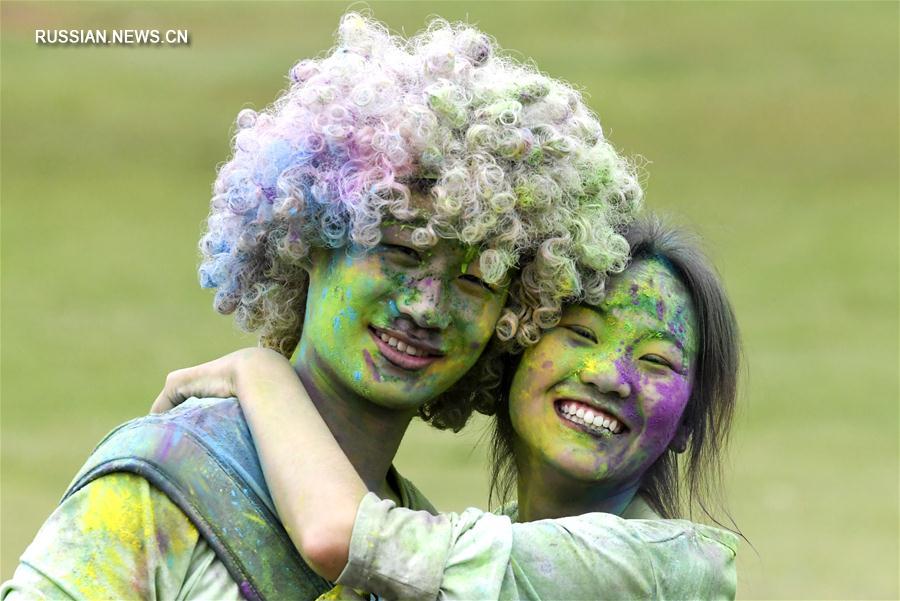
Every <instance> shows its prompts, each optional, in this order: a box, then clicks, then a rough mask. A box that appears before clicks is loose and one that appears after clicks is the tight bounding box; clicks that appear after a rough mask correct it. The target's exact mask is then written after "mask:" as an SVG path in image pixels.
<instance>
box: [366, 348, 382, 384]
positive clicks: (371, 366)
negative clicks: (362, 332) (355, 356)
mask: <svg viewBox="0 0 900 601" xmlns="http://www.w3.org/2000/svg"><path fill="white" fill-rule="evenodd" d="M363 358H364V359H365V361H366V365H368V366H369V371H370V372H372V378H374V379H375V381H376V382H381V374H380V373H378V369H376V367H375V362H374V361H372V355H370V354H369V350H368V349H363Z"/></svg>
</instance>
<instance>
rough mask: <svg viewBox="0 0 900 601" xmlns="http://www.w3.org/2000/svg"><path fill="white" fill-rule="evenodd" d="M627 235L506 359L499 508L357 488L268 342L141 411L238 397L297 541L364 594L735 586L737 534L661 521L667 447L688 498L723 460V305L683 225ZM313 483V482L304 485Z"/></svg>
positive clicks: (727, 332)
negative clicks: (616, 256) (581, 300)
mask: <svg viewBox="0 0 900 601" xmlns="http://www.w3.org/2000/svg"><path fill="white" fill-rule="evenodd" d="M629 241H630V243H631V247H632V251H631V262H630V264H629V266H628V268H627V269H626V270H625V271H624V272H623V273H622V274H620V275H618V276H615V277H613V278H612V279H611V280H610V281H609V285H608V292H607V294H606V297H605V298H604V300H602V301H601V302H599V303H598V304H596V305H570V306H567V307H566V308H565V309H564V311H563V314H562V317H561V319H560V321H559V323H558V324H557V325H556V327H554V328H552V329H551V330H549V331H547V332H546V333H545V334H544V335H543V337H542V338H541V340H540V341H539V342H538V343H537V344H535V345H533V346H531V347H529V348H528V349H526V350H525V352H524V353H523V354H522V355H521V357H518V358H514V359H511V362H513V363H515V365H513V366H512V367H514V370H512V371H510V372H508V373H509V374H510V376H509V377H508V378H506V380H505V381H504V386H503V393H502V394H501V395H500V397H501V398H500V399H499V402H498V405H497V419H496V431H495V437H494V441H495V444H494V455H495V457H494V459H495V468H494V476H495V478H494V485H495V486H499V490H500V492H501V493H502V492H503V491H504V489H508V488H509V486H510V485H511V483H512V482H513V480H514V481H515V482H516V484H517V489H518V506H509V507H508V508H507V509H506V510H505V511H504V513H503V514H501V515H496V514H491V513H484V512H481V511H478V510H475V509H469V510H466V511H465V512H463V513H462V514H458V515H457V514H441V515H439V516H433V515H431V514H428V513H427V512H416V511H412V510H408V509H404V508H398V507H396V506H395V504H394V503H393V502H391V501H389V500H382V499H379V498H378V497H377V496H376V495H375V494H373V493H371V492H369V491H368V490H367V489H366V487H365V485H364V483H363V482H362V480H360V478H359V476H358V475H357V474H356V472H355V471H354V470H353V468H352V466H351V465H350V464H349V463H348V462H347V460H346V459H345V458H344V456H343V454H342V453H341V450H340V447H339V446H338V445H337V444H336V443H335V440H334V438H333V437H332V435H331V433H330V432H329V431H328V429H327V428H326V427H325V425H324V424H323V423H322V421H321V419H320V418H319V416H318V413H317V412H316V411H315V410H314V408H313V407H312V406H311V404H310V403H309V401H308V399H307V395H306V394H305V392H304V390H303V388H302V386H301V384H300V383H299V381H298V380H297V378H296V377H295V375H294V372H293V371H292V369H291V367H290V365H289V364H288V363H287V362H286V361H285V360H284V359H283V358H282V357H281V356H279V355H278V354H276V353H274V352H271V351H266V350H262V349H247V350H244V351H238V352H237V353H234V354H232V355H228V356H227V357H224V358H222V359H219V360H217V361H213V362H211V363H208V364H204V365H201V366H199V367H195V368H191V369H188V370H182V371H180V372H175V373H174V374H172V375H171V376H170V378H169V381H168V383H167V386H166V389H165V390H164V391H163V392H162V393H161V395H160V397H159V399H157V402H156V403H155V405H154V410H157V411H158V410H164V409H166V408H168V407H170V406H171V405H172V404H177V402H180V400H182V399H184V398H186V397H188V396H191V395H194V394H199V393H203V394H210V393H214V394H218V395H232V394H236V395H237V396H238V397H239V398H240V400H241V403H242V405H243V407H244V411H245V413H246V416H247V419H248V421H249V423H250V426H251V430H252V431H253V435H254V439H255V441H256V444H257V446H258V448H259V455H260V458H261V460H262V462H263V467H264V470H265V474H266V479H267V482H268V483H269V485H270V488H271V490H272V493H273V496H274V498H275V500H276V504H277V507H278V510H279V513H280V515H281V518H282V519H283V521H284V523H285V524H286V525H287V528H288V532H289V533H290V535H291V537H292V539H293V540H294V542H295V544H296V546H297V548H298V550H299V551H300V553H301V554H302V555H303V557H304V558H305V559H306V560H307V562H308V563H309V564H310V566H312V567H313V568H314V569H315V570H316V571H317V572H319V573H320V574H321V575H322V576H324V577H326V578H328V579H331V580H336V581H337V582H338V583H341V584H344V585H346V586H347V587H350V588H352V589H356V590H357V591H359V590H362V591H366V592H373V593H375V594H378V595H380V596H383V597H385V598H403V599H434V598H446V599H449V598H458V599H506V598H541V599H551V598H553V599H560V598H565V599H596V598H628V599H635V598H677V599H688V598H694V599H712V598H733V597H734V594H735V567H734V558H735V549H736V541H737V538H736V536H735V535H734V534H732V533H731V532H727V531H724V530H722V529H719V528H713V527H709V526H704V525H700V524H696V523H693V522H690V521H686V520H680V519H674V518H675V517H676V515H677V512H678V510H679V500H680V499H681V496H682V495H680V494H679V480H680V474H679V467H678V462H677V461H676V454H677V453H680V452H683V451H685V450H687V449H690V452H689V454H688V457H687V461H685V462H684V463H685V472H686V473H685V479H684V480H685V483H686V485H687V487H688V493H689V494H688V495H687V496H688V498H689V499H691V500H699V501H701V502H702V501H703V496H702V495H701V494H700V493H701V492H703V490H704V487H703V486H702V484H703V483H704V482H705V476H707V475H708V472H710V471H711V473H712V475H713V476H715V474H716V473H717V469H718V466H719V457H720V453H721V451H722V445H723V443H724V441H725V439H726V437H727V433H728V429H729V425H730V419H731V414H732V410H733V406H734V399H735V389H736V375H737V365H738V342H737V329H736V326H735V322H734V318H733V314H732V312H731V309H730V306H729V303H728V300H727V298H726V296H725V294H724V291H723V289H722V287H721V285H720V283H719V281H718V279H717V278H716V276H715V274H714V271H713V270H712V269H711V268H710V267H709V264H708V262H707V261H706V259H705V258H704V257H703V256H702V255H701V254H699V252H697V250H696V249H695V247H694V246H693V245H692V243H691V242H690V241H688V240H687V239H686V238H685V237H684V236H683V235H682V234H680V233H678V232H677V231H675V230H672V229H666V228H664V227H662V226H660V225H659V223H658V222H655V221H644V222H642V223H640V224H638V225H637V226H635V227H633V228H632V231H631V233H630V236H629ZM717 482H718V481H717V480H716V479H713V483H714V484H715V483H717ZM311 483H316V486H315V487H313V486H311ZM314 488H315V489H316V490H318V491H319V494H318V495H317V496H310V495H308V494H306V495H303V494H299V491H301V490H307V491H308V490H310V489H314ZM701 506H704V505H701ZM704 507H705V506H704ZM343 592H344V593H349V594H353V592H352V591H343Z"/></svg>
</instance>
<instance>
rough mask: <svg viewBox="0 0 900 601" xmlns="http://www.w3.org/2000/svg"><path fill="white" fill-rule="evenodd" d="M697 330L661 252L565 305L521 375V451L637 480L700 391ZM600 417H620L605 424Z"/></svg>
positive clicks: (566, 469)
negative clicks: (597, 293) (595, 295)
mask: <svg viewBox="0 0 900 601" xmlns="http://www.w3.org/2000/svg"><path fill="white" fill-rule="evenodd" d="M694 329H695V317H694V311H693V308H692V306H691V299H690V295H689V294H688V292H687V291H686V289H685V288H684V286H683V285H682V284H681V282H680V281H679V280H678V279H677V278H676V277H675V275H674V274H673V273H672V272H671V271H670V270H669V268H668V267H666V266H665V265H664V264H663V263H661V262H659V261H655V260H646V261H639V262H636V263H634V264H632V265H631V266H629V268H628V270H627V271H626V272H625V273H623V274H622V275H620V276H617V277H616V278H614V279H613V280H612V281H611V286H610V287H609V292H608V293H607V296H606V298H605V299H604V300H603V302H601V303H600V305H598V306H596V307H585V306H570V307H566V308H565V309H564V311H563V315H562V318H561V320H560V322H559V325H558V326H557V327H556V328H554V329H553V330H551V331H550V332H548V333H546V334H545V335H544V337H543V338H541V340H540V341H539V342H538V343H537V344H536V345H534V346H533V347H530V348H529V349H527V350H526V351H525V353H524V355H523V356H522V361H521V363H520V364H519V368H518V369H517V371H516V373H515V375H514V377H513V382H512V386H511V388H510V397H509V398H510V405H509V406H510V419H511V421H512V425H513V428H514V430H515V432H516V436H517V438H518V439H519V442H520V443H521V444H519V447H518V450H517V453H527V454H528V457H529V459H530V458H535V459H539V460H540V461H542V462H546V463H549V464H550V465H552V466H554V467H555V468H556V469H557V470H559V471H560V472H561V473H563V474H565V475H567V476H570V477H572V478H575V479H577V480H583V481H587V482H594V483H597V484H598V485H601V484H602V486H603V487H605V488H609V490H624V489H629V488H632V487H635V486H637V485H638V484H639V482H640V479H641V478H642V477H643V475H644V473H645V472H646V470H647V469H649V467H650V466H651V465H652V464H653V462H654V461H656V460H657V458H658V457H659V456H660V455H661V454H662V453H664V452H666V449H667V448H669V446H670V444H671V443H672V441H673V440H674V439H675V436H676V434H677V432H678V429H679V425H680V423H681V417H682V414H683V412H684V409H685V407H686V405H687V403H688V400H689V398H690V393H691V379H692V373H693V363H694V361H695V358H696V352H697V351H696V349H697V341H696V336H695V331H694ZM548 364H549V366H550V367H549V368H548ZM576 410H577V411H580V412H581V413H582V415H583V416H585V419H582V417H581V416H576V415H575V412H576ZM589 413H590V421H588V420H587V417H588V414H589ZM567 416H570V417H567ZM598 416H600V417H601V418H602V419H601V422H605V420H606V419H607V418H608V419H609V420H610V421H609V422H608V423H609V424H610V426H612V421H613V420H615V421H616V425H615V426H612V428H610V427H606V426H603V425H602V423H601V424H600V427H599V428H597V427H596V426H598V422H597V418H598ZM572 417H577V420H576V419H572ZM578 420H581V421H578ZM591 425H592V426H595V427H594V428H590V427H588V426H591ZM618 426H622V427H621V428H620V427H618Z"/></svg>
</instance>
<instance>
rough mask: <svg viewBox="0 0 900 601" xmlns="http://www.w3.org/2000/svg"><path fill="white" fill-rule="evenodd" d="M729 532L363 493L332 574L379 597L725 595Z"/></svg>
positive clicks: (639, 511)
mask: <svg viewBox="0 0 900 601" xmlns="http://www.w3.org/2000/svg"><path fill="white" fill-rule="evenodd" d="M736 549H737V537H736V536H735V535H734V534H732V533H731V532H728V531H725V530H722V529H719V528H713V527H710V526H705V525H701V524H695V523H693V522H689V521H686V520H664V519H661V518H660V517H659V516H658V515H657V514H656V513H655V512H654V511H653V510H652V509H651V508H650V507H649V505H647V503H646V502H645V501H643V499H640V498H639V497H635V500H634V501H632V503H631V504H630V505H629V506H628V507H627V508H626V510H625V512H623V515H622V516H621V517H619V516H616V515H612V514H608V513H589V514H584V515H579V516H573V517H566V518H558V519H552V520H538V521H534V522H526V523H515V510H514V509H513V510H512V511H510V512H508V515H496V514H492V513H486V512H483V511H480V510H477V509H467V510H466V511H464V512H463V513H461V514H452V513H451V514H441V515H438V516H434V515H431V514H429V513H427V512H424V511H412V510H409V509H403V508H398V507H396V506H395V504H394V503H393V502H391V501H385V500H381V499H379V498H378V497H377V496H375V495H374V494H371V493H370V494H368V495H367V496H366V497H365V498H364V499H363V501H362V503H361V504H360V507H359V510H358V513H357V518H356V523H355V525H354V528H353V535H352V538H351V542H350V557H349V561H348V563H347V567H346V568H345V569H344V571H343V573H342V574H341V576H340V578H339V579H338V583H340V584H343V585H345V586H347V587H352V588H354V589H360V590H364V591H373V592H376V593H378V594H379V595H381V596H382V597H384V598H386V599H415V600H426V599H428V600H431V599H545V600H546V599H573V600H574V599H599V598H604V599H733V598H734V596H735V587H736V572H735V554H736Z"/></svg>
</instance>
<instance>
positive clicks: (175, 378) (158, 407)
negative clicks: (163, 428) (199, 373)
mask: <svg viewBox="0 0 900 601" xmlns="http://www.w3.org/2000/svg"><path fill="white" fill-rule="evenodd" d="M196 370H197V368H196V367H194V368H188V369H179V370H178V371H173V372H170V373H169V375H167V376H166V385H165V387H164V388H163V389H162V392H160V393H159V395H158V396H157V397H156V400H155V401H153V405H151V406H150V413H163V412H165V411H168V410H169V409H174V408H175V407H177V406H178V405H180V404H181V403H183V402H184V401H185V400H186V399H188V398H190V395H185V394H184V390H183V386H184V384H185V383H189V382H190V381H191V379H190V378H191V376H190V372H192V371H196ZM185 372H187V373H185Z"/></svg>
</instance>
